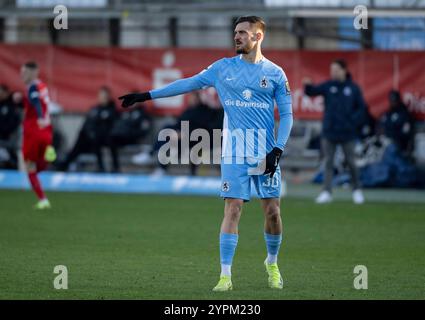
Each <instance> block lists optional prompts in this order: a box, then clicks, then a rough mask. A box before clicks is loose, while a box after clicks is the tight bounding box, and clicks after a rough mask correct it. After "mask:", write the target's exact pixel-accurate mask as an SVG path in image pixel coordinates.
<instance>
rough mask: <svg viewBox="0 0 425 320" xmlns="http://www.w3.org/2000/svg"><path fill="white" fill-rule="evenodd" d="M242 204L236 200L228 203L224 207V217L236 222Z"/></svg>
mask: <svg viewBox="0 0 425 320" xmlns="http://www.w3.org/2000/svg"><path fill="white" fill-rule="evenodd" d="M242 203H243V201H238V200H231V201H229V202H228V203H227V206H226V212H225V214H226V216H227V217H228V218H230V219H231V220H233V221H235V220H238V219H239V217H240V215H241V211H242Z"/></svg>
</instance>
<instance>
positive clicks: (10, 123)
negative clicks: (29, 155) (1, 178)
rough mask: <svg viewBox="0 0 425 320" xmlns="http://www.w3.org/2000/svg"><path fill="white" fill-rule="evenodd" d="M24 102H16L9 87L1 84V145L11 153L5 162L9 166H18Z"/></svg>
mask: <svg viewBox="0 0 425 320" xmlns="http://www.w3.org/2000/svg"><path fill="white" fill-rule="evenodd" d="M22 109H23V108H22V104H21V103H16V101H14V99H13V98H12V93H11V92H10V91H9V88H8V87H7V86H6V85H4V84H1V85H0V146H3V147H4V149H5V150H6V151H7V153H8V154H9V161H8V163H6V164H5V166H6V167H7V168H10V169H16V168H17V167H18V156H17V151H18V150H19V146H18V144H19V143H18V140H19V139H18V134H17V133H18V132H17V131H18V130H19V127H20V125H21V120H22Z"/></svg>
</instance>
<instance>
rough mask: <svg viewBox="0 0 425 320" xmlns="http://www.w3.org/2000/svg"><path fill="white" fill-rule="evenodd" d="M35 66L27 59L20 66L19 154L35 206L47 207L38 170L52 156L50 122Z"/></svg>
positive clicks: (42, 168) (47, 101) (41, 168)
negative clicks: (21, 116) (21, 123)
mask: <svg viewBox="0 0 425 320" xmlns="http://www.w3.org/2000/svg"><path fill="white" fill-rule="evenodd" d="M38 72H39V68H38V65H37V63H35V62H32V61H31V62H27V63H25V64H24V65H23V66H22V68H21V77H22V80H23V81H24V83H25V85H26V86H27V94H26V95H25V96H24V110H25V115H24V139H23V155H24V160H25V165H26V169H27V173H28V178H29V181H30V183H31V187H32V189H33V191H34V192H35V194H36V195H37V197H38V200H39V201H38V203H37V204H36V205H35V208H36V209H49V208H50V207H51V206H50V202H49V200H48V199H47V197H46V195H45V194H44V191H43V189H42V187H41V184H40V181H39V179H38V176H37V174H38V172H40V171H42V170H44V169H46V167H47V164H48V162H52V161H54V160H55V159H56V153H55V150H54V148H53V147H52V145H51V144H52V131H53V130H52V125H51V122H50V116H49V111H48V107H47V105H48V103H49V95H48V91H47V87H46V85H45V84H44V83H43V82H41V81H40V80H39V79H38Z"/></svg>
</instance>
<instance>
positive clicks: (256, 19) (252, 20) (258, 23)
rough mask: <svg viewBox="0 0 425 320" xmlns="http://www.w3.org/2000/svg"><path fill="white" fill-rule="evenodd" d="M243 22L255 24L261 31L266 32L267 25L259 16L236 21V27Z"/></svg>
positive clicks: (245, 17)
mask: <svg viewBox="0 0 425 320" xmlns="http://www.w3.org/2000/svg"><path fill="white" fill-rule="evenodd" d="M242 22H249V23H250V24H255V26H256V27H257V28H259V29H260V30H261V31H263V33H264V32H266V23H265V22H264V20H263V19H262V18H260V17H258V16H242V17H239V18H237V19H236V21H235V27H236V26H237V25H238V24H239V23H242Z"/></svg>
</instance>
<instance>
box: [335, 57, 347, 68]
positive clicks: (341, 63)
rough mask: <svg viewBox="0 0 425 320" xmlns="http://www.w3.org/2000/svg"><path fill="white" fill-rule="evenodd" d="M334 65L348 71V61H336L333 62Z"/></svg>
mask: <svg viewBox="0 0 425 320" xmlns="http://www.w3.org/2000/svg"><path fill="white" fill-rule="evenodd" d="M332 63H335V64H337V65H339V66H340V67H341V68H342V69H344V70H347V68H348V67H347V61H345V60H344V59H335V60H334V61H332Z"/></svg>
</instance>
